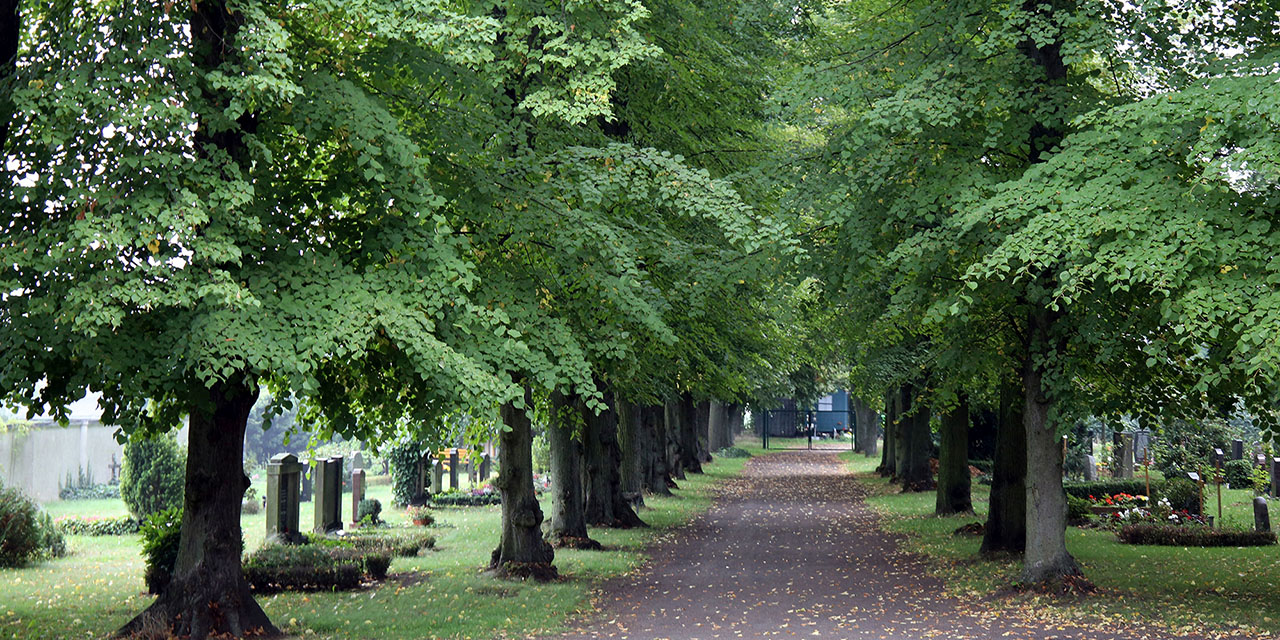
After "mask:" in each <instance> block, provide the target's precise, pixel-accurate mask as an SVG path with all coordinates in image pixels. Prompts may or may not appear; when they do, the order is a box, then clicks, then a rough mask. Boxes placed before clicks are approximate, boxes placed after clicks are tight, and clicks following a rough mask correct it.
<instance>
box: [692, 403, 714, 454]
mask: <svg viewBox="0 0 1280 640" xmlns="http://www.w3.org/2000/svg"><path fill="white" fill-rule="evenodd" d="M697 412H698V413H697V418H696V420H697V422H696V423H695V424H696V425H697V432H698V461H699V462H711V401H710V400H703V401H702V402H699V403H698V406H697Z"/></svg>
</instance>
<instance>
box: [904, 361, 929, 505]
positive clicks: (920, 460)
mask: <svg viewBox="0 0 1280 640" xmlns="http://www.w3.org/2000/svg"><path fill="white" fill-rule="evenodd" d="M914 395H915V386H914V385H911V384H905V385H903V386H902V400H901V402H902V405H901V406H902V412H903V413H904V414H905V413H907V412H911V415H909V416H905V417H903V418H901V419H899V421H898V422H899V423H901V425H902V426H901V427H900V429H901V432H902V441H901V442H900V443H899V447H898V451H899V452H901V453H902V455H901V459H902V461H903V466H902V467H900V468H899V469H898V475H899V476H900V477H901V480H902V490H903V491H905V492H918V491H930V490H932V489H933V487H934V484H933V470H932V469H931V468H930V466H929V459H930V457H931V456H930V455H929V454H930V453H932V451H933V437H932V434H933V431H932V430H931V429H930V428H929V418H930V415H931V414H930V412H929V407H928V406H927V405H924V404H917V403H915V402H914V400H915V399H914V397H913V396H914Z"/></svg>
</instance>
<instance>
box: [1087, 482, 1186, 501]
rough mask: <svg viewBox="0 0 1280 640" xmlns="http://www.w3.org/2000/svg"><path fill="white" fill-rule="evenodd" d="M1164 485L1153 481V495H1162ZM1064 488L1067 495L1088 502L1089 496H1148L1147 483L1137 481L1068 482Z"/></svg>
mask: <svg viewBox="0 0 1280 640" xmlns="http://www.w3.org/2000/svg"><path fill="white" fill-rule="evenodd" d="M1162 484H1163V483H1161V482H1159V481H1157V480H1152V481H1151V493H1154V494H1156V495H1161V494H1160V490H1161V485H1162ZM1062 488H1063V489H1065V490H1066V492H1067V495H1069V496H1075V497H1077V498H1084V499H1086V500H1088V499H1089V496H1093V497H1095V498H1099V499H1100V498H1102V497H1103V496H1114V495H1115V494H1117V493H1127V494H1129V495H1134V496H1142V495H1146V494H1147V481H1146V480H1141V479H1135V480H1099V481H1097V482H1067V483H1063V485H1062ZM1148 497H1150V496H1148Z"/></svg>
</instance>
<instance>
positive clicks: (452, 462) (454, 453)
mask: <svg viewBox="0 0 1280 640" xmlns="http://www.w3.org/2000/svg"><path fill="white" fill-rule="evenodd" d="M458 464H459V463H458V450H457V449H450V450H449V488H450V489H458V488H461V486H460V485H459V484H458Z"/></svg>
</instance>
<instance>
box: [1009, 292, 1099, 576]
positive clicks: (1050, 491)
mask: <svg viewBox="0 0 1280 640" xmlns="http://www.w3.org/2000/svg"><path fill="white" fill-rule="evenodd" d="M1055 315H1056V314H1054V313H1053V312H1051V311H1049V310H1048V309H1036V310H1034V311H1032V312H1031V314H1030V317H1029V318H1028V326H1029V327H1030V336H1031V340H1030V343H1031V348H1030V349H1029V350H1028V356H1027V358H1026V360H1025V361H1024V363H1023V367H1022V384H1023V393H1024V397H1025V405H1024V409H1023V411H1024V416H1023V418H1024V421H1025V428H1026V438H1027V498H1026V500H1027V549H1026V554H1025V555H1024V556H1023V564H1022V582H1023V583H1024V584H1061V583H1063V582H1074V581H1075V580H1077V579H1080V580H1082V579H1083V575H1084V574H1083V572H1082V571H1081V570H1080V565H1079V564H1077V563H1076V560H1075V558H1073V557H1072V556H1071V554H1070V553H1069V552H1068V551H1067V535H1066V531H1067V494H1066V492H1065V491H1063V489H1062V464H1063V460H1062V440H1061V439H1060V438H1059V436H1058V429H1057V428H1056V427H1057V425H1056V424H1055V422H1054V421H1052V420H1051V419H1050V417H1051V413H1052V410H1053V397H1052V396H1051V395H1050V394H1049V390H1048V389H1047V388H1046V387H1045V383H1044V371H1043V369H1042V366H1043V365H1042V364H1040V363H1038V362H1037V361H1036V356H1042V357H1043V356H1047V355H1048V354H1049V353H1050V351H1051V349H1050V345H1051V341H1052V340H1053V339H1054V336H1053V328H1054V327H1053V324H1054V322H1055V321H1056V317H1055ZM1055 351H1056V350H1055Z"/></svg>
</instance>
